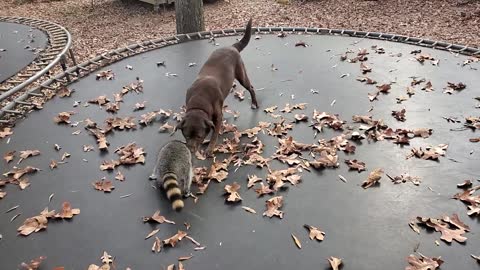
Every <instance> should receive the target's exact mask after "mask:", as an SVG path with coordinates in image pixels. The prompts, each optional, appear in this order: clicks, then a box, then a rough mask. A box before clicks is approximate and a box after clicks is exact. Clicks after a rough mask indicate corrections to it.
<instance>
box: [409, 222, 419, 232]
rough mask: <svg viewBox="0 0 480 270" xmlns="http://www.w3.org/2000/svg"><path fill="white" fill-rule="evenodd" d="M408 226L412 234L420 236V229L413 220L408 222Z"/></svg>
mask: <svg viewBox="0 0 480 270" xmlns="http://www.w3.org/2000/svg"><path fill="white" fill-rule="evenodd" d="M408 226H410V228H411V229H412V230H413V231H414V232H416V233H417V234H420V228H419V227H418V226H417V224H416V223H415V221H414V220H412V221H410V222H409V223H408Z"/></svg>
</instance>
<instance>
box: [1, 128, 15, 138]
mask: <svg viewBox="0 0 480 270" xmlns="http://www.w3.org/2000/svg"><path fill="white" fill-rule="evenodd" d="M12 134H13V131H12V129H11V128H8V127H6V128H3V129H2V130H1V131H0V138H1V139H3V138H5V137H7V136H10V135H12Z"/></svg>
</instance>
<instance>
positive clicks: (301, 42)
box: [295, 41, 308, 47]
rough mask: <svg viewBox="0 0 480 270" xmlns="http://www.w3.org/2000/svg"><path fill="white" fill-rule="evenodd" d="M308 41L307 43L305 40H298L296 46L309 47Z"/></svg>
mask: <svg viewBox="0 0 480 270" xmlns="http://www.w3.org/2000/svg"><path fill="white" fill-rule="evenodd" d="M307 46H308V45H307V43H305V42H304V41H298V42H297V43H295V47H307Z"/></svg>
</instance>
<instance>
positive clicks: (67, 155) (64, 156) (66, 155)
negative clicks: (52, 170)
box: [61, 152, 70, 161]
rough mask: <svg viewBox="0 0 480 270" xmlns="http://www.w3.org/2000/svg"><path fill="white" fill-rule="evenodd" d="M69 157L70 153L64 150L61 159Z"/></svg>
mask: <svg viewBox="0 0 480 270" xmlns="http://www.w3.org/2000/svg"><path fill="white" fill-rule="evenodd" d="M69 157H70V154H69V153H67V152H65V153H63V155H62V158H61V160H62V161H64V160H65V159H67V158H69Z"/></svg>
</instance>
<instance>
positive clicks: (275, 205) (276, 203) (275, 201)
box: [263, 196, 283, 218]
mask: <svg viewBox="0 0 480 270" xmlns="http://www.w3.org/2000/svg"><path fill="white" fill-rule="evenodd" d="M282 206H283V196H276V197H273V198H271V199H268V200H267V201H266V207H267V210H266V211H265V212H264V213H263V215H264V216H267V217H269V218H272V217H274V216H277V217H279V218H283V211H281V210H278V209H279V208H281V207H282Z"/></svg>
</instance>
